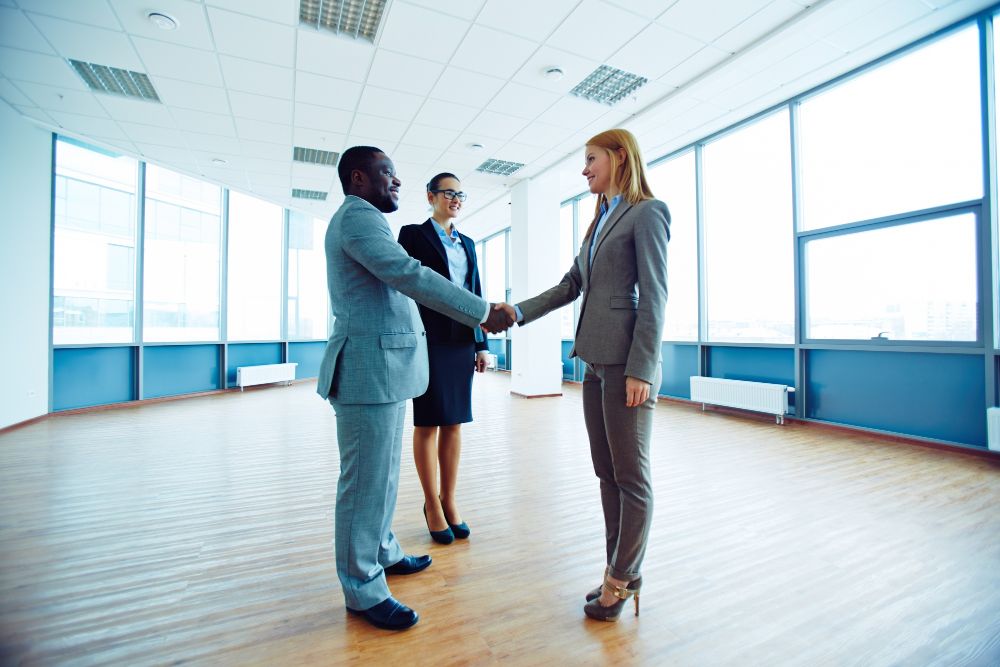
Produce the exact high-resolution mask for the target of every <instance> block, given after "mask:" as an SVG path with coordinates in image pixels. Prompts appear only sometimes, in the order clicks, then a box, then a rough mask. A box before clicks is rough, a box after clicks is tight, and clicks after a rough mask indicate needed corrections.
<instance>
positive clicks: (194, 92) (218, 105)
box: [150, 75, 229, 113]
mask: <svg viewBox="0 0 1000 667" xmlns="http://www.w3.org/2000/svg"><path fill="white" fill-rule="evenodd" d="M150 80H151V81H152V83H153V86H154V87H155V88H156V93H157V95H159V96H160V101H161V102H163V103H164V104H165V105H167V106H168V107H177V108H182V109H195V110H197V111H207V112H209V113H229V100H228V99H227V97H226V91H225V89H223V88H217V87H215V86H206V85H204V84H201V83H192V82H190V81H180V80H178V79H171V78H168V77H164V76H158V75H154V76H151V77H150Z"/></svg>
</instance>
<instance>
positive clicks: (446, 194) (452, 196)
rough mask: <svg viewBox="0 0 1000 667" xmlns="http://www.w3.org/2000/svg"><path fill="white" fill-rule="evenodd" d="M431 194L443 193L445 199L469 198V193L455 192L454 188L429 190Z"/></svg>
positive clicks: (463, 199) (460, 199)
mask: <svg viewBox="0 0 1000 667" xmlns="http://www.w3.org/2000/svg"><path fill="white" fill-rule="evenodd" d="M429 192H431V193H432V194H435V195H436V194H439V193H440V194H443V195H444V198H445V199H458V201H465V200H466V199H468V198H469V195H467V194H465V193H464V192H455V191H454V190H430V191H429Z"/></svg>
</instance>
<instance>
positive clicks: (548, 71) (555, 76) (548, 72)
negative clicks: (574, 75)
mask: <svg viewBox="0 0 1000 667" xmlns="http://www.w3.org/2000/svg"><path fill="white" fill-rule="evenodd" d="M542 75H543V76H545V78H546V79H548V80H549V81H558V80H559V79H561V78H563V71H562V69H560V68H558V67H546V68H545V69H544V70H542Z"/></svg>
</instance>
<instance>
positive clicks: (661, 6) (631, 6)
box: [607, 0, 676, 19]
mask: <svg viewBox="0 0 1000 667" xmlns="http://www.w3.org/2000/svg"><path fill="white" fill-rule="evenodd" d="M607 1H608V2H609V3H610V4H612V5H615V6H617V7H620V8H621V9H624V10H626V11H629V12H632V13H633V14H638V15H639V16H642V17H643V18H646V19H655V18H656V17H657V16H659V15H660V14H662V13H663V12H664V11H665V10H666V9H667V8H668V7H670V5H672V4H674V2H676V0H607Z"/></svg>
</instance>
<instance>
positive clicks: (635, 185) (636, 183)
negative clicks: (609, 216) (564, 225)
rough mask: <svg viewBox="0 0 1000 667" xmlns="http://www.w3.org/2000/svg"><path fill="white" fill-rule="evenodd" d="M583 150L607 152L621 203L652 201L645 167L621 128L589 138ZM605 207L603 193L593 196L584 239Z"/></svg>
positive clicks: (636, 146) (630, 137)
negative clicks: (619, 153) (623, 156)
mask: <svg viewBox="0 0 1000 667" xmlns="http://www.w3.org/2000/svg"><path fill="white" fill-rule="evenodd" d="M587 146H594V147H596V148H601V149H604V150H605V151H607V153H608V156H609V157H610V158H611V186H612V187H613V188H615V189H617V190H618V191H619V192H621V194H622V198H623V199H624V200H625V201H627V202H628V203H629V204H633V205H635V204H638V203H639V202H640V201H642V200H644V199H654V196H653V191H652V190H651V189H650V188H649V181H648V180H647V179H646V165H645V163H644V162H643V161H642V154H641V153H640V151H639V142H637V141H636V140H635V135H633V134H632V133H631V132H629V131H628V130H623V129H622V128H614V129H611V130H605V131H604V132H601V133H600V134H596V135H594V136H593V137H591V138H590V140H589V141H587ZM621 149H624V150H625V160H624V161H622V160H621V158H620V157H619V156H618V151H619V150H621ZM608 203H609V202H608V198H607V196H606V195H605V194H604V193H603V192H602V193H600V194H599V195H598V196H597V203H596V205H595V206H594V219H593V221H592V222H591V223H590V228H589V229H588V230H587V236H586V237H585V238H590V235H591V233H593V231H594V227H595V226H596V225H597V221H598V220H600V219H601V206H603V205H606V204H608Z"/></svg>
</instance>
